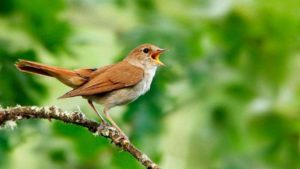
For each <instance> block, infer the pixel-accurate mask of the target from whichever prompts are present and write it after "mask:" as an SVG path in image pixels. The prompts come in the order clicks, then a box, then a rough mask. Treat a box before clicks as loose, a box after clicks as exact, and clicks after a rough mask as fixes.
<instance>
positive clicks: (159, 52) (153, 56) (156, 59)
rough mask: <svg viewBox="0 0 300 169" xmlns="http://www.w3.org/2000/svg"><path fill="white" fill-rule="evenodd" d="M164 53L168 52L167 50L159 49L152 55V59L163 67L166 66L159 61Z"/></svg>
mask: <svg viewBox="0 0 300 169" xmlns="http://www.w3.org/2000/svg"><path fill="white" fill-rule="evenodd" d="M164 51H166V49H158V50H156V51H155V52H153V53H152V55H151V58H152V59H153V60H154V61H155V62H156V63H157V64H158V65H161V66H165V64H164V63H163V62H161V61H160V60H159V56H160V54H162V53H163V52H164Z"/></svg>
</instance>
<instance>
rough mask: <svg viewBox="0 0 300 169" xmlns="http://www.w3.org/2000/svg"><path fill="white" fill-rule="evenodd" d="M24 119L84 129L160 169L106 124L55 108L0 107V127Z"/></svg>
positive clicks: (146, 163) (152, 167) (150, 166)
mask: <svg viewBox="0 0 300 169" xmlns="http://www.w3.org/2000/svg"><path fill="white" fill-rule="evenodd" d="M24 119H49V120H51V119H55V120H59V121H63V122H65V123H69V124H75V125H78V126H81V127H85V128H87V129H88V130H89V131H90V132H91V133H93V134H94V135H97V136H103V137H105V138H107V139H110V140H111V142H112V143H114V144H115V145H116V146H117V147H119V148H121V149H122V150H123V151H127V152H128V153H130V154H131V155H132V156H133V157H134V158H136V159H137V160H138V161H139V162H140V163H141V164H142V165H144V166H145V167H146V168H147V169H160V167H159V166H158V165H157V164H155V163H154V162H152V161H151V159H150V158H149V157H148V156H147V155H146V154H144V153H142V152H141V151H140V150H138V149H137V148H136V147H135V146H134V145H133V144H132V143H131V142H130V141H129V140H127V139H125V138H124V137H122V135H121V134H120V133H119V131H118V130H117V129H116V128H114V127H112V126H109V125H107V124H100V123H97V122H95V121H92V120H89V119H87V118H86V117H85V115H84V114H83V113H80V112H66V111H63V110H62V109H60V108H58V107H56V106H51V107H37V106H16V107H8V108H5V109H3V108H1V107H0V126H4V125H6V126H11V127H13V126H12V125H10V124H15V122H17V121H20V120H24Z"/></svg>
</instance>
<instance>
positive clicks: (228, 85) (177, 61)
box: [0, 0, 300, 169]
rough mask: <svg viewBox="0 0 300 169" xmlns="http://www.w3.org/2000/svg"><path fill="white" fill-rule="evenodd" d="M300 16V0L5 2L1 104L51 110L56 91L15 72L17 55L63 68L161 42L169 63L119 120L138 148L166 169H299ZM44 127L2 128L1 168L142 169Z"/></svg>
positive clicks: (67, 129)
mask: <svg viewBox="0 0 300 169" xmlns="http://www.w3.org/2000/svg"><path fill="white" fill-rule="evenodd" d="M299 11H300V8H299V2H298V1H296V0H287V1H285V2H282V1H278V0H270V1H259V0H252V1H218V0H214V1H207V0H198V1H197V0H188V1H184V0H178V1H166V0H161V1H147V0H132V1H125V0H115V1H84V0H70V1H64V0H43V1H39V0H30V1H26V0H2V1H0V15H1V16H0V104H1V105H2V106H14V105H15V104H22V105H30V104H40V105H42V104H43V105H46V104H47V103H45V102H44V101H45V100H46V98H47V96H49V93H55V91H58V89H57V87H56V86H51V85H48V87H49V86H50V87H49V89H46V86H47V84H46V82H42V81H41V80H40V79H39V78H37V77H35V76H31V75H28V74H23V73H20V72H18V71H17V70H16V69H15V68H14V63H15V61H16V60H17V59H19V58H25V59H29V60H37V61H39V60H47V59H45V57H44V54H45V53H46V54H47V56H49V57H50V58H52V59H53V60H56V61H57V62H60V61H63V60H64V59H66V57H65V55H69V54H70V53H72V54H73V53H74V54H75V56H76V57H74V56H72V57H68V61H66V62H73V63H74V62H75V63H76V64H73V65H72V66H76V67H85V66H86V65H85V63H84V62H86V61H87V60H94V59H95V58H96V59H95V60H98V58H99V63H96V64H95V65H91V67H94V66H96V65H98V66H101V65H103V63H102V62H104V61H103V60H104V58H105V57H108V55H109V54H111V53H109V52H110V50H117V52H114V54H115V53H118V55H117V56H115V57H114V59H110V63H111V62H114V61H118V60H121V59H122V58H123V57H124V56H125V55H126V54H127V53H128V52H129V51H130V50H131V49H132V48H134V47H136V46H137V45H139V44H142V43H154V44H156V45H158V46H160V47H163V48H168V49H169V51H168V52H167V53H166V54H164V55H163V56H162V57H161V58H162V60H163V62H165V63H166V65H167V66H166V67H162V68H160V69H159V71H158V72H157V76H156V78H155V79H154V81H153V84H152V86H151V90H150V92H148V93H147V94H145V96H142V97H141V98H139V99H138V100H136V101H135V102H133V103H131V104H129V105H128V106H127V107H126V109H125V110H124V114H123V116H122V117H123V118H122V119H121V120H118V121H119V123H121V125H122V126H124V127H125V128H126V127H127V129H128V130H127V131H128V132H127V133H129V137H130V138H131V139H132V141H133V142H134V144H136V145H137V146H138V147H139V148H140V149H142V150H144V151H145V152H146V153H147V154H149V156H150V157H152V158H153V159H154V160H155V161H157V162H158V163H160V164H161V165H162V166H163V168H174V169H176V168H178V169H182V168H187V169H200V168H204V169H205V168H218V169H234V168H237V169H250V168H251V169H252V168H272V169H282V168H288V169H297V168H299V166H300V162H299V160H298V159H299V158H300V148H299V141H300V123H299V122H300V121H299V120H300V116H299V113H300V112H299V108H300V107H299V102H300V92H299V91H300V87H299V86H300V81H299V76H298V75H299V73H300V70H299V65H300V60H299V56H298V55H299V45H300V41H299V37H300V30H299V27H300V22H299V20H300V12H299ZM99 37H105V38H106V39H105V38H103V39H100V40H99ZM82 42H85V43H82ZM107 44H110V45H111V47H109V49H107V50H105V52H106V53H105V52H103V51H101V50H100V48H101V46H106V45H107ZM86 46H88V47H86ZM101 49H102V50H103V49H105V47H103V48H101ZM78 51H83V52H78ZM92 51H96V52H94V53H93V52H92ZM101 52H102V53H101ZM82 53H83V54H82ZM82 58H83V59H82ZM77 60H78V61H77ZM81 61H82V62H81ZM47 91H50V92H47ZM49 97H50V99H51V100H54V99H55V98H53V97H52V96H49ZM56 97H57V96H56ZM43 98H44V100H43ZM61 102H65V101H63V100H62V101H61ZM67 104H68V103H66V105H65V106H67ZM75 104H76V103H75ZM75 104H74V107H76V106H75ZM88 110H89V109H86V110H85V111H88ZM85 111H84V112H85ZM46 124H48V123H47V122H35V121H28V122H25V123H21V124H20V125H22V126H21V127H19V128H18V130H17V131H9V130H7V129H2V130H0V156H1V158H0V168H12V167H15V168H23V169H24V168H41V167H43V168H78V169H80V168H89V169H93V168H105V169H117V168H130V169H132V168H142V167H141V166H140V164H138V163H137V162H136V161H135V160H134V159H133V158H132V157H131V156H130V155H128V154H126V153H124V152H119V150H117V149H116V148H114V147H113V146H111V145H110V143H108V142H107V141H106V140H104V139H96V138H95V137H94V136H92V135H90V133H88V132H87V131H86V130H84V129H81V128H79V127H76V126H69V125H65V124H62V123H60V122H54V123H51V124H49V125H46ZM21 133H23V134H21ZM37 135H38V136H40V137H38V136H37ZM31 138H32V139H31ZM24 140H25V141H24ZM26 140H30V141H26ZM33 140H35V141H34V143H31V142H33ZM23 142H24V143H23ZM19 143H23V144H19ZM24 147H25V148H27V149H25V148H24ZM22 148H23V149H25V150H27V151H24V150H23V151H21V150H22ZM28 150H32V151H28ZM19 154H20V155H19ZM18 155H19V156H22V157H23V156H25V157H26V159H25V160H23V161H22V162H24V161H26V162H25V163H24V165H22V167H20V166H17V165H16V164H14V163H16V162H17V160H20V158H19V156H18ZM32 159H34V160H32ZM30 161H31V162H30ZM32 161H33V162H32Z"/></svg>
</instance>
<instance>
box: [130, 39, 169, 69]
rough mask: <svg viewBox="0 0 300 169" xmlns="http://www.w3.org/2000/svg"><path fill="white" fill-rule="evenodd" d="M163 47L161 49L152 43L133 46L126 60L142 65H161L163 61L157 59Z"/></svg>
mask: <svg viewBox="0 0 300 169" xmlns="http://www.w3.org/2000/svg"><path fill="white" fill-rule="evenodd" d="M164 51H165V49H161V48H159V47H157V46H155V45H152V44H142V45H140V46H138V47H136V48H134V49H133V50H132V51H131V52H130V53H129V55H128V56H127V57H126V60H127V61H129V62H130V63H133V64H135V65H136V64H141V65H144V66H147V67H149V66H155V67H157V66H163V65H165V64H164V63H163V62H161V61H160V60H159V57H160V54H161V53H163V52H164Z"/></svg>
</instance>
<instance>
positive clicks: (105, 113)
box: [103, 108, 129, 140]
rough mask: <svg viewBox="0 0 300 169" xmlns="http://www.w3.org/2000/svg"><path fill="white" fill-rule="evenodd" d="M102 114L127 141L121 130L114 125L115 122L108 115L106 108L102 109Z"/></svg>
mask: <svg viewBox="0 0 300 169" xmlns="http://www.w3.org/2000/svg"><path fill="white" fill-rule="evenodd" d="M103 114H104V116H105V117H106V119H108V121H109V122H110V123H111V124H112V125H113V126H114V127H115V128H116V129H117V130H118V131H119V132H120V134H121V137H122V138H124V139H126V140H129V139H128V137H127V136H126V134H125V133H124V132H123V131H122V130H121V128H120V127H119V126H118V125H117V124H116V123H115V121H114V120H113V119H112V118H111V117H110V115H109V114H108V110H107V109H106V108H104V109H103Z"/></svg>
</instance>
